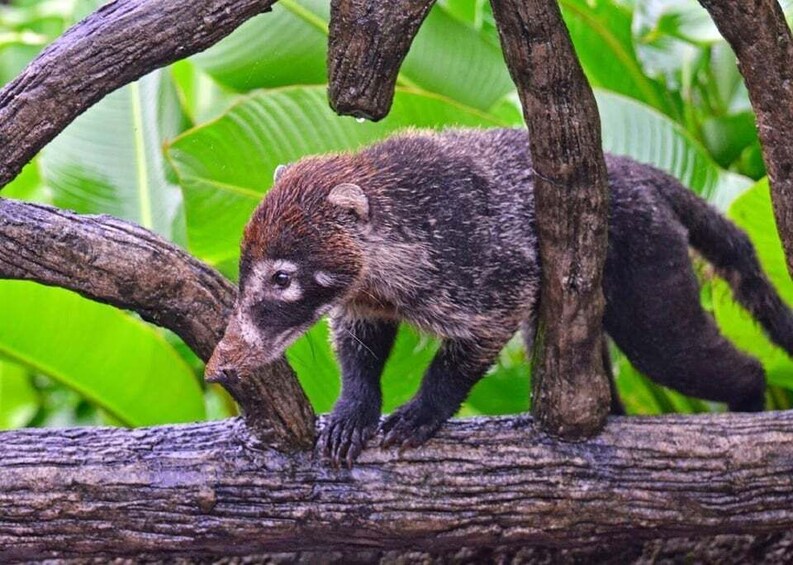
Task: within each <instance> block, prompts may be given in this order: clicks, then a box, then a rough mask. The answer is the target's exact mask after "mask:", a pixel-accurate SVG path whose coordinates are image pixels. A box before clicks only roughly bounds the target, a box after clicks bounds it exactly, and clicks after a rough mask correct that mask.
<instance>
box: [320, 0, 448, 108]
mask: <svg viewBox="0 0 793 565" xmlns="http://www.w3.org/2000/svg"><path fill="white" fill-rule="evenodd" d="M434 3H435V0H391V1H389V2H370V1H367V0H332V2H331V5H330V6H331V7H330V39H329V41H328V83H329V84H328V98H329V100H330V105H331V107H332V108H333V109H334V110H335V111H336V112H337V113H338V114H342V115H352V116H358V117H363V118H368V119H370V120H374V121H377V120H380V119H382V118H384V117H385V116H386V115H387V114H388V111H389V110H390V109H391V103H392V102H393V100H394V87H395V85H396V81H397V75H398V74H399V67H400V66H401V65H402V61H403V60H404V59H405V56H406V55H407V53H408V50H409V49H410V44H411V43H413V38H415V37H416V33H418V30H419V27H420V26H421V23H422V22H423V21H424V18H425V17H427V14H428V13H429V11H430V8H432V5H433V4H434Z"/></svg>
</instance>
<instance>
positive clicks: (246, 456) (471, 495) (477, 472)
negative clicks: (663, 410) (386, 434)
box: [0, 412, 793, 562]
mask: <svg viewBox="0 0 793 565" xmlns="http://www.w3.org/2000/svg"><path fill="white" fill-rule="evenodd" d="M248 434H249V432H248V429H247V428H246V427H245V426H243V425H241V423H240V422H239V421H238V420H226V421H222V422H215V423H208V424H198V425H188V426H172V427H160V428H141V429H136V430H124V429H97V428H77V429H66V430H47V429H31V430H20V431H16V432H7V433H4V434H2V435H0V439H1V440H2V441H0V561H4V562H5V561H13V560H37V559H46V558H66V557H103V558H107V557H111V556H130V555H136V554H147V555H152V556H155V557H158V558H167V557H173V556H177V555H191V554H192V555H195V554H196V553H200V554H201V555H202V556H206V557H210V556H220V555H235V554H236V555H239V554H254V553H256V552H271V551H273V552H277V551H323V552H327V551H332V550H342V551H343V550H347V551H354V550H357V549H378V548H379V549H404V548H411V549H417V550H430V551H433V552H440V551H446V550H451V549H455V548H458V547H460V546H461V545H470V546H477V547H486V546H491V547H492V546H512V547H516V546H527V545H534V544H539V545H565V546H570V545H576V544H583V543H586V542H589V541H591V539H592V538H593V537H594V536H598V539H608V540H609V542H610V543H618V542H620V541H636V540H639V539H646V538H658V537H679V536H681V535H688V536H690V535H694V534H697V535H713V534H717V533H720V532H731V533H734V534H738V533H765V532H770V531H780V530H789V529H790V528H791V527H793V412H785V413H766V414H757V415H751V416H747V415H741V414H722V415H707V416H669V417H659V418H615V419H614V420H613V421H611V422H610V424H609V425H608V426H607V427H606V429H605V430H604V432H603V433H602V434H601V435H600V436H598V437H597V438H595V439H593V440H592V441H589V442H587V443H581V444H571V443H558V442H554V441H552V440H550V439H549V438H548V437H547V436H545V435H543V434H542V433H540V432H537V431H535V429H534V427H533V426H532V424H531V421H530V419H528V418H502V419H480V420H456V421H453V422H451V423H450V424H448V425H446V426H444V428H443V429H442V430H441V432H440V434H439V435H438V437H437V438H435V439H433V440H431V441H430V442H429V443H428V444H427V445H426V446H424V447H422V448H420V449H417V450H412V451H407V452H404V453H402V454H400V453H398V452H396V451H385V450H381V449H370V450H367V451H365V452H364V454H363V456H362V457H361V459H360V461H359V463H358V466H357V467H356V468H355V469H353V470H351V471H348V470H338V471H337V470H332V469H329V468H328V467H326V466H325V465H323V464H321V463H319V462H317V461H314V460H312V458H311V457H310V456H309V455H308V454H296V455H293V456H285V455H283V454H279V453H277V452H272V451H263V450H260V449H258V448H257V446H256V444H255V443H252V442H251V441H250V436H249V435H248ZM87 532H88V533H87ZM90 532H94V533H95V535H92V534H91V533H90Z"/></svg>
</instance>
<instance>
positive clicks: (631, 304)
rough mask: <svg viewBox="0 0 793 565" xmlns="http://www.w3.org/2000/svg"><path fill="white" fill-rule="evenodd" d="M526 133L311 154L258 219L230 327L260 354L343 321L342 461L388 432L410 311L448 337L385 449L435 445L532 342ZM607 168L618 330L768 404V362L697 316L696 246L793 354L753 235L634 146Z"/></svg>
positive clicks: (334, 450)
mask: <svg viewBox="0 0 793 565" xmlns="http://www.w3.org/2000/svg"><path fill="white" fill-rule="evenodd" d="M527 135H528V134H527V133H526V132H525V131H522V130H509V129H493V130H447V131H443V132H441V133H432V132H426V131H408V132H405V133H402V134H399V135H396V136H394V137H391V138H390V139H387V140H385V141H382V142H380V143H376V144H374V145H372V146H370V147H368V148H365V149H363V150H362V151H360V152H358V153H349V154H336V155H327V156H320V157H310V158H307V159H304V160H301V161H300V162H297V163H295V164H292V165H289V166H288V167H286V168H285V170H282V171H280V172H279V173H278V174H277V179H276V182H275V185H274V186H273V188H272V189H271V190H270V191H269V192H268V193H267V195H266V196H265V198H264V200H263V201H262V203H261V204H260V205H259V207H258V208H257V209H256V211H255V212H254V214H253V216H252V218H251V220H250V222H249V224H248V225H247V227H246V229H245V234H244V239H243V242H242V258H241V266H240V299H239V302H238V307H237V312H236V314H235V316H234V318H233V323H234V324H236V325H237V328H238V331H237V332H236V333H235V334H234V335H237V336H239V338H238V339H239V340H240V344H239V347H243V348H245V351H246V353H245V355H246V356H247V357H248V358H249V359H253V361H251V362H254V361H255V362H258V363H264V362H268V361H270V360H272V359H275V358H277V357H278V356H279V355H281V354H282V353H283V351H284V349H285V348H286V347H287V345H288V344H289V343H291V342H292V341H293V340H294V339H296V338H297V337H298V336H299V335H300V334H301V333H303V332H304V331H305V330H307V329H308V328H309V327H310V326H311V325H312V324H313V323H314V322H315V321H317V320H318V319H319V318H320V317H321V316H322V315H324V314H326V313H329V314H330V321H331V327H332V332H333V342H334V345H335V349H336V352H337V355H338V358H339V361H340V364H341V370H342V392H341V397H340V399H339V400H338V402H337V404H336V406H335V408H334V410H333V412H332V414H331V416H330V419H329V421H328V424H327V426H326V427H325V428H324V429H323V430H322V433H321V436H320V439H319V443H318V446H319V448H320V449H321V450H322V451H324V453H325V455H326V456H328V457H330V458H331V459H332V460H333V461H335V462H336V463H337V464H338V463H339V462H342V461H346V462H347V463H348V464H352V461H353V460H354V459H355V458H356V457H357V456H358V455H359V454H360V453H361V450H362V449H363V447H364V445H365V443H366V441H367V439H369V438H370V437H371V436H372V434H373V433H374V432H375V430H376V427H377V424H378V421H379V416H380V410H381V390H380V374H381V372H382V370H383V366H384V364H385V362H386V359H387V357H388V355H389V351H390V350H391V347H392V344H393V342H394V337H395V335H396V331H397V325H398V324H399V323H400V322H407V323H409V324H412V325H413V326H415V327H416V328H418V329H419V330H421V331H424V332H427V333H430V334H433V335H435V336H439V337H440V338H441V340H442V343H441V346H440V349H439V351H438V353H437V355H436V356H435V358H434V360H433V361H432V363H431V365H430V367H429V369H428V370H427V372H426V375H425V377H424V379H423V382H422V384H421V387H420V389H419V391H418V392H417V394H416V395H415V396H414V398H413V399H412V400H411V401H410V402H408V403H407V404H405V405H404V406H402V407H401V408H399V409H398V410H396V411H395V412H394V413H393V414H391V415H390V416H389V417H388V418H387V419H386V420H385V423H384V424H383V430H384V433H385V436H384V437H385V439H384V444H385V445H400V446H418V445H420V444H422V443H423V442H425V441H426V440H427V439H429V438H430V437H431V436H432V435H433V434H434V433H435V432H436V431H437V430H438V428H439V427H440V426H441V424H442V423H443V422H444V421H445V420H447V419H448V418H449V417H451V416H452V415H453V414H454V413H455V412H456V411H457V409H458V408H459V406H460V404H461V403H462V402H463V401H464V399H465V398H466V396H467V394H468V393H469V391H470V390H471V388H472V387H473V385H474V384H475V383H476V382H477V381H478V380H479V379H481V378H482V376H483V375H484V374H485V372H486V371H487V369H488V368H489V367H490V366H491V365H492V364H493V362H494V360H495V358H496V356H497V354H498V352H499V351H500V350H501V348H502V347H503V346H504V344H505V343H506V342H507V341H508V340H509V339H510V338H511V337H512V336H513V335H514V334H515V332H516V331H517V330H518V329H520V328H523V330H524V335H525V336H526V341H527V346H528V347H529V348H531V346H532V342H533V335H534V325H535V313H536V312H537V300H538V293H539V284H540V282H539V281H540V269H541V265H540V261H539V259H538V246H537V236H536V228H535V215H534V193H533V187H534V183H533V175H534V173H533V170H532V164H531V159H530V156H529V152H528V137H527ZM606 162H607V165H608V179H609V184H610V216H609V245H608V254H607V258H606V264H605V272H604V281H603V289H604V293H605V298H606V309H605V318H604V325H605V331H606V332H607V333H608V335H609V336H610V337H611V338H612V339H613V340H614V342H616V344H617V345H618V346H619V348H620V349H621V350H622V351H623V352H624V353H625V355H627V357H628V358H629V359H630V360H631V362H632V363H633V364H634V365H635V367H636V368H637V369H638V370H639V371H641V372H642V373H644V374H645V375H647V376H648V377H650V378H652V379H654V380H655V381H657V382H658V383H661V384H663V385H665V386H668V387H671V388H673V389H675V390H678V391H680V392H682V393H683V394H687V395H691V396H695V397H698V398H703V399H708V400H712V401H719V402H726V403H727V404H728V406H729V408H730V409H731V410H739V411H758V410H762V408H763V400H764V391H765V376H764V372H763V368H762V366H761V365H760V363H759V362H758V361H757V360H755V359H753V358H752V357H750V356H748V355H746V354H744V353H741V352H740V351H738V350H737V349H736V348H735V347H734V346H733V345H732V344H731V343H730V342H729V341H727V340H726V339H725V338H724V337H723V336H722V335H721V334H720V333H719V330H718V329H717V327H716V325H715V323H714V321H713V319H712V318H711V316H710V315H708V314H707V313H706V312H705V311H704V310H703V309H702V307H701V305H700V299H699V289H698V285H697V280H696V278H695V276H694V273H693V270H692V265H691V260H690V258H689V251H688V247H689V246H692V247H694V248H695V249H697V250H698V251H699V252H700V253H701V254H702V255H703V256H704V257H705V258H706V259H707V260H708V261H709V262H710V263H712V264H713V265H714V267H715V268H716V269H717V271H718V272H719V273H720V274H721V275H722V276H723V277H724V278H725V279H726V280H727V281H728V282H729V283H730V285H731V286H732V288H733V290H734V294H735V297H736V299H737V300H738V301H739V302H740V303H741V304H743V305H744V306H745V307H746V308H747V309H748V310H749V311H750V312H751V313H752V314H753V315H754V317H756V318H757V320H758V321H759V322H760V323H761V324H762V326H763V327H764V328H765V331H766V332H767V333H768V335H769V336H770V338H771V339H772V340H773V341H774V342H775V343H777V344H778V345H779V346H781V347H782V348H784V349H785V350H786V351H787V352H788V353H793V316H792V315H791V312H790V310H789V309H788V308H787V306H786V305H785V304H784V303H783V302H782V300H781V299H780V297H779V295H778V294H777V292H776V291H775V290H774V288H773V287H772V286H771V284H770V283H769V281H768V279H767V278H766V276H765V275H764V274H763V272H762V270H761V268H760V265H759V263H758V261H757V257H756V255H755V251H754V249H753V247H752V245H751V243H750V242H749V239H748V238H747V236H746V235H745V234H744V233H743V232H742V231H741V230H739V229H738V228H737V227H736V226H735V225H733V224H732V223H731V222H729V221H728V220H727V219H725V218H724V217H722V216H721V215H720V214H718V213H717V212H716V211H715V210H714V209H713V208H711V207H710V206H709V205H708V204H706V203H705V202H704V201H703V200H701V199H700V198H699V197H697V196H696V195H694V194H693V193H692V192H690V191H689V190H687V189H686V188H685V187H683V186H682V185H681V184H680V183H679V182H678V181H677V180H675V179H674V178H672V177H670V176H669V175H667V174H665V173H663V172H661V171H659V170H657V169H655V168H653V167H651V166H648V165H643V164H640V163H637V162H635V161H633V160H631V159H628V158H624V157H616V156H611V155H607V156H606ZM237 357H239V355H238V356H237Z"/></svg>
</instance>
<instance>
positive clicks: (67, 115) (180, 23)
mask: <svg viewBox="0 0 793 565" xmlns="http://www.w3.org/2000/svg"><path fill="white" fill-rule="evenodd" d="M275 1H276V0H116V1H115V2H111V3H110V4H107V5H105V6H103V7H101V8H100V9H99V10H97V11H96V12H94V13H93V14H91V15H90V16H88V17H87V18H86V19H85V20H83V21H81V22H80V23H78V24H77V25H75V26H74V27H72V28H71V29H69V30H68V31H67V32H66V33H64V34H63V35H62V36H61V37H60V38H58V39H57V40H56V41H55V42H54V43H52V44H51V45H50V46H49V47H47V48H46V49H45V50H44V51H43V52H42V53H41V54H40V55H39V56H38V57H37V58H36V59H35V60H34V61H33V62H32V63H31V64H30V65H28V67H27V68H26V69H25V70H24V71H22V73H21V74H20V75H19V76H18V77H17V78H16V79H14V80H13V81H12V82H10V83H9V84H7V85H6V86H5V88H3V89H2V91H0V187H2V186H4V185H6V184H7V183H9V182H10V181H11V180H12V179H13V178H14V177H16V175H17V174H19V171H21V170H22V167H23V166H24V165H25V163H27V162H28V161H30V159H32V158H33V156H34V155H35V154H36V153H37V152H38V151H39V150H40V149H41V148H42V147H44V146H45V145H46V144H47V143H48V142H49V141H50V140H51V139H53V138H54V137H55V136H56V135H57V134H58V133H60V132H61V131H62V130H63V129H64V128H65V127H66V126H67V125H68V124H69V123H71V122H72V120H74V118H76V117H77V116H79V115H80V114H81V113H82V112H84V111H85V110H86V109H88V108H89V107H90V106H91V105H93V104H94V103H96V102H98V101H99V100H100V99H101V98H102V97H103V96H105V95H106V94H109V93H110V92H112V91H114V90H116V89H117V88H119V87H121V86H124V85H125V84H127V83H129V82H132V81H133V80H136V79H138V78H140V77H141V76H143V75H145V74H146V73H148V72H151V71H153V70H154V69H156V68H159V67H162V66H164V65H167V64H169V63H172V62H174V61H177V60H179V59H183V58H185V57H187V56H189V55H192V54H194V53H198V52H199V51H203V50H204V49H206V48H207V47H209V46H211V45H213V44H214V43H216V42H218V41H219V40H220V39H222V38H223V37H225V36H226V35H228V34H229V33H231V32H232V31H234V29H236V28H237V27H238V26H239V25H240V24H242V23H243V22H245V21H246V20H248V19H250V18H252V17H253V16H255V15H257V14H259V13H261V12H266V11H268V10H269V9H270V7H271V6H272V5H273V4H274V3H275Z"/></svg>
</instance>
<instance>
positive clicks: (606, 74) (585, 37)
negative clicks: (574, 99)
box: [560, 0, 675, 115]
mask: <svg viewBox="0 0 793 565" xmlns="http://www.w3.org/2000/svg"><path fill="white" fill-rule="evenodd" d="M560 5H561V6H562V9H563V12H564V17H565V22H566V23H567V27H568V29H569V30H570V37H571V39H572V40H573V44H574V46H575V49H576V53H577V54H578V58H579V59H580V61H581V65H582V66H583V67H584V71H585V72H586V75H587V77H588V78H589V81H590V82H591V84H592V86H594V87H599V88H602V89H605V90H610V91H613V92H617V93H620V94H624V95H625V96H628V97H631V98H634V99H636V100H640V101H642V102H644V103H645V104H648V105H650V106H653V107H654V108H657V109H658V110H660V111H662V112H663V113H665V114H669V115H674V114H675V107H674V104H673V103H672V101H671V100H672V99H671V98H670V97H669V96H668V95H667V93H666V92H665V91H664V89H663V88H662V85H660V84H659V83H658V82H656V81H654V80H653V79H651V78H650V77H648V76H647V75H646V74H645V72H644V69H643V68H642V65H641V63H640V62H639V59H638V57H637V56H636V51H635V49H634V45H633V35H632V33H631V18H632V14H631V11H630V10H629V9H627V8H625V7H623V6H621V5H619V4H617V3H615V2H611V1H606V0H595V1H592V0H560Z"/></svg>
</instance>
